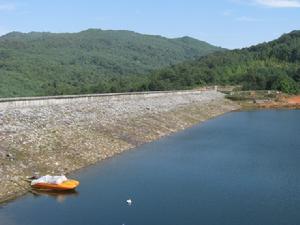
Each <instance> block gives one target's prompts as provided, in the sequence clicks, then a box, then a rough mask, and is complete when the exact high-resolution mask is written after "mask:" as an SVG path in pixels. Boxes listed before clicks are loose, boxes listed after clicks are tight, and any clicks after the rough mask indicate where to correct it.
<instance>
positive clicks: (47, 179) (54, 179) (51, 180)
mask: <svg viewBox="0 0 300 225" xmlns="http://www.w3.org/2000/svg"><path fill="white" fill-rule="evenodd" d="M67 180H68V179H67V178H66V177H65V176H64V175H62V176H50V175H46V176H43V177H40V178H39V179H35V180H32V181H31V185H35V184H38V183H47V184H61V183H63V182H64V181H67Z"/></svg>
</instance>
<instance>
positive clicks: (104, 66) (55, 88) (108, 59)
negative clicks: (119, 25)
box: [0, 29, 223, 97]
mask: <svg viewBox="0 0 300 225" xmlns="http://www.w3.org/2000/svg"><path fill="white" fill-rule="evenodd" d="M219 50H223V49H221V48H217V47H215V46H212V45H210V44H208V43H206V42H202V41H198V40H196V39H193V38H190V37H183V38H176V39H168V38H164V37H161V36H152V35H142V34H138V33H135V32H130V31H103V30H99V29H90V30H86V31H82V32H80V33H62V34H54V33H39V32H31V33H26V34H25V33H19V32H12V33H9V34H7V35H4V36H2V37H0V81H1V82H0V97H8V96H35V95H57V94H79V93H91V92H104V91H105V92H110V91H118V89H120V87H118V85H115V83H116V82H119V81H117V80H119V79H123V78H122V77H124V76H131V75H139V74H146V73H149V72H150V71H152V70H155V69H159V68H162V67H167V66H170V65H172V64H176V63H181V62H183V61H186V60H191V59H196V58H199V57H201V56H204V55H206V54H209V53H212V52H214V51H219ZM133 79H139V78H138V76H136V78H133ZM111 84H113V85H111ZM103 85H105V87H102V86H103ZM123 86H124V85H123ZM125 86H126V85H125ZM125 86H124V87H123V89H124V90H126V88H127V86H126V87H125Z"/></svg>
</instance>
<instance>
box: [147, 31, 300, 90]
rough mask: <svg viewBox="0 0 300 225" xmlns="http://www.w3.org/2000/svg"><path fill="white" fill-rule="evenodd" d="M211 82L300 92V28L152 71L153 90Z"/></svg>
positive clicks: (247, 87) (150, 84)
mask: <svg viewBox="0 0 300 225" xmlns="http://www.w3.org/2000/svg"><path fill="white" fill-rule="evenodd" d="M208 84H209V85H210V84H222V85H226V84H241V85H242V86H243V89H245V90H249V89H256V90H261V89H267V90H269V89H274V90H279V91H283V92H286V93H298V92H299V84H300V31H293V32H291V33H289V34H285V35H283V36H281V37H280V38H279V39H277V40H274V41H271V42H268V43H263V44H259V45H256V46H252V47H250V48H245V49H241V50H232V51H225V52H217V53H213V54H211V55H208V56H204V57H201V58H200V59H198V60H193V61H190V62H185V63H182V64H178V65H176V66H171V67H168V68H166V69H162V70H159V71H156V72H155V73H152V74H151V76H149V81H148V83H147V85H146V86H147V88H148V89H150V90H169V89H186V88H192V87H197V86H201V85H208Z"/></svg>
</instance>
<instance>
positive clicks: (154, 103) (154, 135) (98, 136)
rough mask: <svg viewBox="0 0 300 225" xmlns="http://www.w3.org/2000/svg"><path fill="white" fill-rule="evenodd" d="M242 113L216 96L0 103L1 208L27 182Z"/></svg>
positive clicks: (185, 94)
mask: <svg viewBox="0 0 300 225" xmlns="http://www.w3.org/2000/svg"><path fill="white" fill-rule="evenodd" d="M238 108H239V106H238V105H237V104H236V103H233V102H231V101H229V100H226V99H225V98H224V95H223V94H221V93H219V92H216V91H202V92H197V91H191V92H174V93H172V94H170V93H168V94H159V95H155V94H153V95H152V94H148V95H122V96H106V97H99V98H92V99H89V100H88V101H86V100H84V101H83V100H82V99H81V100H79V99H76V98H75V99H71V100H69V101H68V102H65V103H63V104H59V103H51V104H48V105H34V104H33V105H29V106H26V105H25V106H14V107H7V106H6V105H5V107H4V105H3V107H1V103H0V202H1V201H4V200H7V199H11V198H14V197H16V196H18V195H21V194H24V193H26V191H28V188H29V187H28V184H27V183H26V182H25V181H24V180H23V179H24V178H25V177H26V176H30V175H33V174H35V173H36V174H40V175H44V174H66V173H68V172H70V171H74V170H77V169H79V168H82V167H85V166H88V165H90V164H93V163H95V162H97V161H100V160H103V159H106V158H108V157H111V156H113V155H115V154H119V153H121V152H123V151H125V150H128V149H131V148H134V147H136V146H138V145H140V144H143V143H146V142H150V141H153V140H156V139H158V138H160V137H162V136H165V135H168V134H170V133H173V132H176V131H179V130H182V129H185V128H187V127H190V126H192V125H194V124H197V123H199V122H202V121H205V120H207V119H209V118H212V117H215V116H218V115H221V114H223V113H226V112H228V111H232V110H236V109H238Z"/></svg>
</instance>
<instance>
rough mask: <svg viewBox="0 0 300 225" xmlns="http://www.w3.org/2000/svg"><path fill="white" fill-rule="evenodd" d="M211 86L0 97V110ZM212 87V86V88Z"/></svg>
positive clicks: (156, 94)
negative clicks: (151, 90) (146, 90)
mask: <svg viewBox="0 0 300 225" xmlns="http://www.w3.org/2000/svg"><path fill="white" fill-rule="evenodd" d="M210 89H211V88H205V89H202V90H192V91H190V90H188V91H153V92H127V93H107V94H87V95H60V96H44V97H20V98H0V110H1V109H7V108H16V107H17V108H18V107H27V106H44V105H54V104H66V103H77V102H88V101H91V100H96V99H98V98H106V97H109V99H112V98H114V97H116V98H119V97H121V96H124V97H125V96H126V97H132V98H134V97H136V96H144V97H145V98H147V97H159V96H164V95H165V96H168V95H173V94H182V95H184V94H193V93H195V94H197V93H198V94H199V92H201V91H204V90H210ZM212 89H213V88H212Z"/></svg>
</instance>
